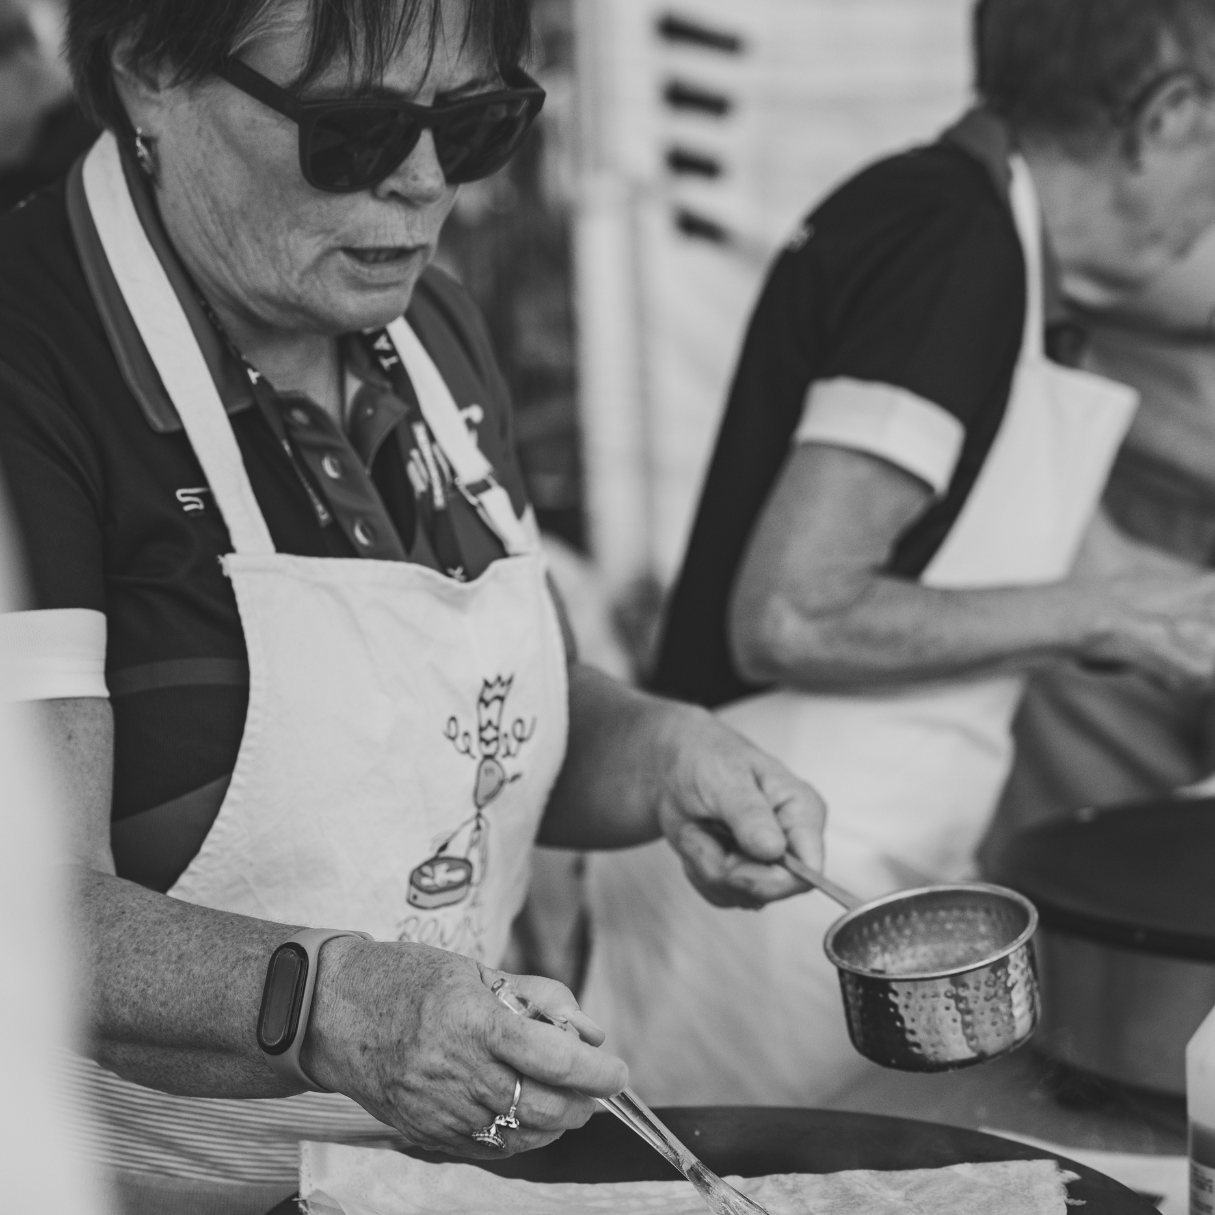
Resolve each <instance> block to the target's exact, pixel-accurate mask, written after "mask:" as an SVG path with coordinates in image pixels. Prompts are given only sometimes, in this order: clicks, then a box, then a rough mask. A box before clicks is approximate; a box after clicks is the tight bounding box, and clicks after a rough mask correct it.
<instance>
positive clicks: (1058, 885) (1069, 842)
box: [992, 798, 1215, 962]
mask: <svg viewBox="0 0 1215 1215" xmlns="http://www.w3.org/2000/svg"><path fill="white" fill-rule="evenodd" d="M992 876H993V878H994V880H995V881H997V882H1000V883H1001V884H1003V885H1006V886H1010V887H1012V889H1014V890H1018V891H1020V892H1021V893H1022V894H1024V895H1025V896H1026V897H1027V898H1029V899H1030V900H1032V901H1033V903H1034V904H1035V905H1036V906H1037V908H1038V912H1039V914H1040V915H1041V918H1042V925H1043V927H1045V928H1048V929H1053V930H1054V931H1056V932H1061V933H1067V934H1069V935H1072V936H1078V937H1083V938H1085V939H1086V940H1091V941H1100V942H1102V943H1104V944H1108V945H1114V946H1118V947H1120V948H1122V949H1131V950H1138V951H1142V952H1145V953H1154V954H1160V955H1163V956H1166V957H1174V958H1186V959H1190V960H1192V961H1204V962H1215V798H1201V799H1194V800H1189V801H1180V800H1176V799H1167V800H1159V801H1152V802H1141V803H1136V804H1134V805H1130V806H1120V807H1118V808H1116V809H1111V810H1104V811H1095V812H1087V813H1084V814H1081V815H1079V816H1077V817H1076V818H1073V819H1069V820H1067V821H1064V822H1058V823H1047V824H1044V825H1041V826H1038V827H1032V828H1030V829H1028V830H1027V831H1024V832H1021V833H1020V834H1018V835H1016V836H1014V837H1013V838H1012V839H1011V840H1010V841H1009V842H1008V843H1007V845H1006V846H1005V847H1004V848H1003V850H1002V851H1001V854H1000V856H999V857H998V858H997V860H996V862H995V864H994V866H993V872H992Z"/></svg>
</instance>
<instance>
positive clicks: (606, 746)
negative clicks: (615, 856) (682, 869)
mask: <svg viewBox="0 0 1215 1215" xmlns="http://www.w3.org/2000/svg"><path fill="white" fill-rule="evenodd" d="M569 703H570V737H569V749H568V752H567V755H566V761H565V766H564V767H563V768H562V770H561V775H560V777H559V778H558V780H557V784H556V787H555V788H554V790H553V794H552V797H551V798H550V799H549V806H548V810H547V812H546V814H545V818H544V823H543V826H542V828H541V832H540V838H539V843H541V844H546V845H549V846H550V847H556V848H586V849H598V848H629V847H632V846H634V845H637V844H644V843H647V842H648V841H650V840H653V839H657V838H658V836H659V834H660V831H659V826H658V817H657V789H658V783H659V781H658V778H659V776H660V775H661V774H662V771H663V767H664V764H665V762H666V757H667V755H668V754H669V751H670V747H669V740H670V730H671V727H672V726H673V725H674V724H675V723H676V719H678V718H680V717H681V716H686V715H689V714H694V713H696V712H697V710H694V709H690V708H688V707H687V706H685V705H676V704H672V703H670V702H667V701H663V700H659V699H658V698H656V697H653V696H648V695H646V694H645V693H643V692H638V691H636V690H634V689H632V688H628V687H625V686H624V685H623V684H621V683H618V682H617V681H616V680H614V679H611V678H609V677H608V676H607V675H604V674H602V673H601V672H599V671H596V670H595V669H594V668H592V667H588V666H584V665H582V664H581V663H574V664H573V665H572V666H571V667H570V699H569Z"/></svg>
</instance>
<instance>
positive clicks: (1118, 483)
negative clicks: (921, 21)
mask: <svg viewBox="0 0 1215 1215" xmlns="http://www.w3.org/2000/svg"><path fill="white" fill-rule="evenodd" d="M1083 320H1084V325H1085V328H1086V330H1087V332H1088V344H1087V347H1086V350H1085V365H1086V366H1088V367H1091V368H1092V369H1093V370H1095V371H1099V372H1101V373H1102V374H1105V375H1110V376H1114V377H1116V378H1117V379H1119V380H1122V381H1124V382H1125V383H1127V384H1130V385H1131V386H1132V387H1134V388H1135V389H1137V390H1138V392H1139V394H1140V398H1141V404H1140V407H1139V412H1138V414H1137V415H1136V417H1135V421H1134V423H1133V424H1132V426H1131V429H1130V433H1129V434H1128V435H1127V439H1126V443H1125V444H1124V445H1123V448H1122V451H1121V452H1120V453H1119V455H1118V459H1117V461H1116V462H1115V464H1114V468H1113V471H1112V473H1111V474H1110V480H1109V484H1108V485H1107V486H1106V490H1105V497H1104V506H1105V511H1106V513H1107V514H1108V515H1109V517H1110V518H1111V519H1113V520H1114V522H1115V523H1116V524H1117V525H1118V527H1119V528H1121V529H1122V531H1124V532H1125V533H1126V534H1127V535H1129V536H1133V537H1135V538H1136V539H1137V540H1140V541H1142V542H1143V543H1145V544H1150V545H1151V546H1152V547H1153V548H1156V549H1159V550H1161V551H1162V552H1167V553H1172V554H1174V555H1175V556H1177V557H1180V558H1182V559H1183V560H1186V561H1192V562H1194V563H1195V564H1196V565H1201V566H1205V567H1207V568H1210V567H1211V566H1212V565H1213V564H1215V231H1212V232H1210V233H1208V234H1207V235H1206V236H1204V237H1203V238H1202V240H1200V241H1199V242H1198V244H1197V245H1196V246H1195V247H1194V249H1193V251H1192V252H1191V253H1190V254H1189V255H1188V256H1187V257H1186V258H1185V260H1184V261H1182V262H1181V263H1179V264H1178V265H1177V266H1176V267H1173V268H1171V269H1169V270H1167V271H1165V273H1164V274H1162V275H1161V276H1160V277H1159V278H1157V279H1155V280H1154V281H1153V282H1152V283H1151V284H1149V286H1148V287H1147V289H1146V290H1144V291H1143V292H1142V293H1140V294H1137V295H1135V296H1134V297H1133V298H1132V299H1130V300H1126V301H1120V302H1119V303H1118V304H1117V305H1116V306H1115V307H1113V308H1108V309H1102V310H1100V311H1091V312H1087V313H1086V314H1085V315H1084V317H1083ZM1013 736H1014V738H1015V740H1016V759H1015V761H1014V763H1013V769H1012V774H1011V776H1010V777H1009V780H1008V785H1007V786H1006V787H1005V790H1004V795H1003V797H1002V798H1001V799H1000V808H999V810H998V811H997V812H996V817H995V821H994V822H993V824H992V828H991V831H990V832H989V834H988V838H987V839H986V840H985V841H984V845H983V849H982V857H983V862H984V867H985V868H987V869H990V870H992V871H994V872H997V873H998V872H999V866H1000V855H1001V850H1002V848H1003V846H1004V845H1005V844H1006V843H1007V841H1008V840H1009V839H1010V838H1011V837H1012V836H1013V835H1014V834H1015V833H1016V832H1017V831H1019V830H1022V829H1024V828H1026V827H1029V826H1032V825H1033V824H1035V823H1039V822H1044V821H1046V820H1048V819H1054V818H1062V817H1067V816H1069V815H1072V814H1074V813H1075V812H1076V811H1078V810H1082V809H1085V808H1088V807H1091V806H1111V805H1117V804H1118V803H1121V802H1131V801H1136V800H1140V799H1147V798H1153V797H1162V796H1167V795H1168V794H1169V793H1171V792H1173V791H1174V790H1183V791H1185V792H1186V793H1189V794H1191V795H1192V794H1198V793H1206V794H1208V795H1209V794H1212V793H1215V780H1213V779H1211V777H1212V773H1215V696H1213V695H1212V693H1211V691H1210V690H1208V689H1203V688H1194V687H1170V686H1168V685H1166V684H1162V683H1161V682H1160V681H1159V680H1155V679H1151V678H1149V677H1147V676H1145V675H1144V674H1143V673H1142V672H1140V671H1136V670H1121V671H1120V670H1116V669H1111V670H1106V671H1092V670H1085V669H1084V668H1082V667H1078V666H1076V665H1074V664H1073V665H1065V666H1057V667H1053V668H1051V669H1050V670H1045V671H1038V672H1035V673H1034V674H1033V676H1032V677H1031V678H1030V681H1029V685H1028V688H1027V690H1026V694H1025V700H1024V701H1023V702H1022V705H1021V708H1020V711H1019V712H1018V714H1017V718H1016V722H1015V724H1014V727H1013ZM1196 782H1199V783H1196Z"/></svg>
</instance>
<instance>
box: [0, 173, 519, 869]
mask: <svg viewBox="0 0 1215 1215" xmlns="http://www.w3.org/2000/svg"><path fill="white" fill-rule="evenodd" d="M144 201H146V200H144ZM162 235H163V234H162ZM154 243H155V242H154ZM162 260H163V257H162ZM0 266H3V267H4V271H3V274H0V468H2V472H3V476H2V477H0V480H3V481H4V482H5V483H6V488H7V490H8V494H9V497H10V500H11V504H12V507H13V512H14V514H15V516H16V519H17V521H18V524H19V529H20V533H21V537H22V540H23V548H24V557H25V560H26V565H27V568H28V573H29V584H30V586H31V588H32V596H33V602H32V603H31V604H29V605H28V606H29V608H30V609H31V613H30V615H31V617H35V618H40V619H44V620H51V619H52V618H54V619H57V618H59V617H63V618H65V619H66V620H67V621H68V623H69V625H70V626H71V627H70V628H69V630H68V631H69V632H70V631H71V629H72V628H74V627H75V626H74V625H71V622H72V621H73V620H75V619H76V618H77V617H90V616H92V615H94V614H102V615H103V616H104V620H105V624H106V626H107V627H108V631H107V636H106V642H105V652H104V659H105V682H106V685H108V689H109V693H110V695H111V699H112V704H113V709H114V719H115V728H116V742H115V773H114V798H113V832H112V835H113V842H114V851H115V861H116V864H117V867H118V872H119V874H120V875H121V876H129V877H131V878H133V879H135V880H138V881H142V882H144V883H145V884H146V885H149V886H153V887H156V888H159V889H168V887H169V886H170V885H171V884H172V882H173V881H175V880H176V878H177V876H179V875H180V873H181V872H182V870H183V869H184V868H185V866H186V864H187V863H188V862H189V860H190V859H191V858H192V856H193V855H194V853H195V852H196V851H197V848H198V846H199V845H200V844H201V842H202V839H203V837H204V836H205V835H206V832H207V830H208V829H209V827H210V825H211V822H212V821H213V820H214V816H215V813H216V811H217V810H218V807H219V804H220V801H222V797H223V792H224V790H225V788H226V784H227V780H228V778H229V776H230V774H231V772H232V770H233V768H234V766H235V761H236V754H237V749H238V747H239V745H240V740H241V736H242V733H243V730H244V720H245V711H246V703H247V697H248V670H247V665H246V662H247V660H246V653H245V645H244V638H243V633H242V630H241V625H240V618H239V615H238V612H237V607H236V601H235V597H234V595H233V591H232V586H231V583H230V582H229V581H228V580H227V579H226V578H225V577H224V575H223V573H222V571H221V569H220V564H219V558H220V557H221V556H222V555H223V554H225V553H227V552H230V551H231V545H230V542H229V539H228V534H227V530H226V528H225V526H224V523H223V520H222V518H221V517H220V515H219V512H218V510H217V509H216V507H215V504H214V502H213V501H212V499H211V496H210V493H209V491H208V490H207V488H206V480H205V478H204V477H203V474H202V470H201V468H200V466H199V463H198V460H197V459H196V457H195V455H194V452H193V450H192V449H191V447H190V444H189V441H188V440H187V438H186V436H185V434H184V432H183V431H182V430H181V428H180V422H179V421H178V420H177V419H176V416H175V413H174V411H172V409H171V407H169V406H168V405H167V398H165V399H164V400H163V401H158V400H157V399H156V398H155V391H156V390H157V389H153V390H148V391H147V392H143V391H142V390H141V394H142V395H141V396H138V397H137V395H136V394H135V393H133V391H132V388H131V386H130V382H129V381H128V379H127V378H125V377H124V373H123V370H122V369H120V366H119V363H118V361H117V359H116V358H115V353H114V350H113V348H112V347H111V344H110V341H109V340H108V338H107V332H106V329H105V326H104V324H103V321H102V318H101V314H100V313H99V311H98V308H97V307H96V306H95V304H94V301H93V298H92V296H91V294H90V290H89V286H88V284H87V283H86V279H85V276H84V269H83V266H82V263H81V259H80V257H79V256H78V254H77V249H76V246H75V244H74V241H73V237H72V232H71V230H70V227H69V219H68V208H67V205H66V192H65V188H64V186H63V185H59V186H56V187H52V188H50V189H48V190H46V191H44V192H42V193H41V194H39V195H37V196H35V197H34V199H33V200H31V201H30V202H29V203H28V204H27V205H25V206H24V207H22V208H20V209H19V210H17V211H14V212H12V213H10V214H9V215H6V216H4V217H3V218H0ZM175 285H176V284H175ZM179 295H180V291H179ZM186 302H187V301H186V300H185V299H183V305H185V304H186ZM187 311H188V312H191V310H190V309H187ZM408 315H409V319H410V322H411V324H412V325H413V326H414V328H415V330H416V331H417V333H418V335H419V337H420V338H421V339H422V341H423V344H424V345H426V346H427V348H428V349H429V351H430V353H431V356H432V357H433V358H434V359H435V361H436V363H437V364H438V366H439V368H440V370H441V371H442V372H443V374H444V377H445V378H446V379H447V381H448V385H449V387H450V388H451V390H452V393H453V396H454V397H455V399H456V403H457V405H459V406H460V407H461V410H462V412H463V414H464V417H465V420H466V422H467V423H468V424H469V425H471V426H473V427H474V428H475V432H476V436H477V441H478V443H479V444H480V446H481V449H482V451H484V453H485V455H486V457H487V458H488V459H489V461H490V463H491V464H492V465H493V467H494V469H495V471H496V473H497V475H498V478H499V480H500V481H501V482H502V484H503V485H504V487H505V488H506V489H507V490H508V492H509V493H510V496H511V499H512V502H513V504H514V506H515V508H516V511H518V512H519V513H520V514H522V513H523V511H524V510H525V508H526V496H525V493H524V488H523V481H522V477H521V475H520V473H519V469H518V465H517V462H516V458H515V454H514V444H513V437H512V432H511V412H510V405H509V401H508V398H507V392H506V388H505V385H504V382H503V380H502V377H501V374H500V373H499V371H498V369H497V367H496V365H495V364H494V361H493V356H492V353H491V351H490V348H489V341H488V337H487V335H486V332H485V329H484V325H483V323H482V321H481V319H480V316H479V314H478V312H477V310H476V306H475V305H474V304H473V303H472V302H471V300H470V299H469V298H468V296H467V295H466V294H465V293H464V292H463V291H462V289H461V288H460V287H459V286H457V284H455V283H454V282H453V281H452V280H451V279H449V278H447V277H446V276H444V275H442V274H441V273H439V272H438V271H435V270H433V269H432V270H428V271H427V272H426V274H425V275H424V276H423V280H422V282H421V284H420V285H419V287H418V290H417V292H416V293H415V300H414V304H413V305H412V306H411V309H410V312H409V314H408ZM197 319H198V314H197V311H193V312H191V320H192V323H194V322H195V321H197ZM347 346H348V355H349V357H350V359H351V360H352V363H349V364H348V366H353V367H354V370H355V371H356V372H357V373H358V374H359V376H360V378H363V379H364V382H363V385H362V387H361V388H360V389H359V394H358V395H357V396H356V397H355V398H354V401H353V404H352V407H351V421H350V423H349V424H348V431H349V436H348V435H347V434H346V433H343V431H342V429H341V428H340V427H338V426H337V425H336V423H334V422H332V421H331V420H330V419H329V418H328V415H326V414H325V413H324V411H323V410H321V409H320V408H319V407H318V406H316V405H315V404H313V403H312V402H309V401H307V400H305V399H303V398H283V400H282V402H281V404H282V409H281V413H282V415H283V417H284V419H285V420H286V427H287V431H288V433H289V434H290V435H291V440H292V446H293V448H294V451H295V456H296V458H289V457H288V456H287V454H286V453H285V451H284V449H283V447H282V446H281V436H280V437H276V434H275V433H274V428H273V426H272V424H271V421H270V420H268V418H267V416H266V415H265V414H264V413H263V412H262V411H261V410H260V409H259V408H258V407H257V406H256V404H255V403H254V400H253V397H252V394H251V393H250V391H249V385H248V382H247V379H246V378H245V375H244V371H243V369H242V368H241V367H240V365H239V364H238V363H236V361H235V359H234V358H233V357H232V356H231V355H228V354H226V353H224V352H222V351H221V352H220V353H219V354H218V355H217V353H216V352H217V350H220V346H219V343H218V341H217V340H212V341H211V342H210V343H209V344H206V345H204V354H206V355H207V356H208V358H209V361H210V360H212V359H215V358H221V359H225V360H226V361H225V362H224V363H223V365H222V366H221V367H218V370H217V367H216V365H215V364H213V365H212V366H213V372H215V371H217V374H216V380H217V385H218V387H219V388H220V394H221V398H222V399H223V400H224V403H225V406H226V408H227V409H228V413H229V417H230V420H231V424H232V428H233V431H234V433H235V436H236V439H237V443H238V445H239V448H240V451H241V455H242V457H243V459H244V463H245V466H246V469H247V470H248V474H249V478H250V481H251V483H252V485H253V488H254V492H255V494H256V496H257V499H258V503H259V505H260V507H261V510H262V513H263V515H264V516H265V519H266V522H267V525H268V527H269V529H270V534H271V536H272V538H273V540H274V543H275V546H276V548H277V549H278V551H280V552H284V553H291V554H298V555H302V556H310V557H327V556H329V557H355V556H361V555H365V554H362V553H360V552H359V551H358V550H357V548H356V545H355V544H354V543H352V540H351V528H350V523H351V519H352V517H354V516H355V515H357V512H359V511H360V510H364V511H365V515H366V517H367V518H385V519H388V520H390V521H391V522H390V523H389V524H388V526H390V527H391V528H393V529H394V530H395V533H396V535H394V536H393V537H392V542H393V544H394V545H395V546H396V547H397V549H398V550H399V549H401V548H403V549H404V550H405V552H406V553H407V554H408V556H409V559H411V560H419V561H423V562H425V563H427V564H431V565H436V564H437V565H438V566H439V567H442V562H436V561H435V559H434V549H433V546H431V545H428V543H427V534H426V528H425V527H424V526H419V520H421V521H422V522H423V523H425V521H426V519H427V518H428V517H429V516H430V514H431V513H432V507H433V502H432V493H431V490H432V486H431V484H430V483H429V480H428V477H427V470H426V468H425V466H424V463H423V461H421V460H420V459H419V458H418V456H417V452H416V444H415V443H414V441H413V438H412V436H411V434H410V433H409V432H410V430H411V429H412V427H413V426H414V425H417V424H418V422H419V420H420V419H419V415H418V414H417V411H416V398H412V399H405V400H402V399H401V398H402V397H404V398H411V397H412V389H411V387H410V386H409V385H408V381H407V380H406V382H405V384H404V387H403V390H402V391H401V392H399V393H397V392H394V391H392V386H391V385H390V384H388V383H387V382H386V381H385V379H384V377H383V376H382V375H378V374H377V368H376V367H375V365H374V360H373V359H370V358H362V360H361V362H360V361H359V355H360V350H361V347H360V345H359V342H358V340H357V339H350V340H349V342H348V343H347ZM363 353H364V354H365V353H366V352H363ZM128 370H129V369H128ZM157 385H158V381H157ZM158 391H159V392H160V393H161V395H162V396H163V388H162V387H159V388H158ZM293 418H295V419H296V420H293ZM363 418H366V419H367V422H368V424H367V426H365V427H363V432H365V433H360V430H359V423H360V421H361V420H362V419H363ZM398 440H399V441H398ZM326 457H331V458H337V459H339V460H340V461H341V462H342V463H343V464H344V466H345V467H346V469H347V470H351V469H355V468H357V476H353V475H347V476H344V477H343V478H342V479H341V481H340V482H339V481H333V480H331V479H330V478H329V477H327V476H326V475H324V473H323V472H322V471H321V469H322V468H323V461H324V460H325V459H326ZM368 464H369V465H370V468H369V469H368V468H367V467H366V466H367V465H368ZM432 467H433V465H432ZM368 472H369V473H370V476H368ZM441 475H449V472H448V470H447V469H446V468H445V467H444V468H442V469H441ZM448 488H450V486H449V487H448ZM360 494H361V496H362V497H361V500H360ZM343 495H345V496H343ZM449 496H450V498H451V500H452V502H453V504H454V505H453V506H452V510H453V514H454V512H455V511H456V510H457V509H458V510H461V511H463V514H462V515H461V516H460V518H459V519H458V520H457V525H458V530H462V532H463V533H464V537H465V539H466V540H469V541H470V543H468V544H466V545H465V547H466V548H467V549H470V550H475V549H477V546H478V545H479V546H480V548H479V550H478V551H479V553H480V556H479V558H478V560H477V561H476V563H475V565H474V568H472V569H470V570H468V571H466V572H467V574H468V576H470V577H475V576H476V575H477V574H478V573H479V572H480V571H481V569H483V568H484V565H485V564H486V563H487V562H488V561H490V560H493V559H496V557H499V556H501V555H503V554H502V549H501V546H500V545H499V544H498V542H497V540H496V538H494V537H492V534H491V533H489V532H488V529H485V528H484V526H483V525H482V524H481V522H480V520H479V519H478V518H477V517H476V515H475V514H474V513H473V512H472V508H471V507H469V506H468V504H467V503H465V502H463V500H462V499H459V495H458V494H457V493H452V494H450V495H449ZM457 499H459V500H458V503H456V500H457ZM377 512H378V513H377ZM379 540H380V543H381V546H382V544H383V542H384V540H385V538H384V537H380V538H379ZM34 624H35V625H37V624H38V620H35V621H34ZM54 632H55V630H54V629H51V633H52V634H53V633H54ZM32 635H33V636H35V637H37V638H41V637H43V635H44V633H43V630H40V629H39V628H37V627H35V628H34V630H33V633H32ZM69 640H70V639H69ZM49 644H51V645H52V646H53V645H54V644H56V643H55V642H54V641H53V640H52V642H51V643H49ZM36 657H37V656H36ZM42 657H43V658H44V659H45V662H46V664H49V666H50V667H52V668H53V667H54V664H55V663H56V661H58V660H59V659H60V658H62V657H63V656H62V655H57V654H55V653H48V654H46V655H43V656H42ZM104 691H105V688H104V687H103V688H102V694H104ZM72 694H74V693H73V692H72V691H71V690H70V688H68V689H67V690H61V691H58V692H50V693H43V695H51V696H54V695H72Z"/></svg>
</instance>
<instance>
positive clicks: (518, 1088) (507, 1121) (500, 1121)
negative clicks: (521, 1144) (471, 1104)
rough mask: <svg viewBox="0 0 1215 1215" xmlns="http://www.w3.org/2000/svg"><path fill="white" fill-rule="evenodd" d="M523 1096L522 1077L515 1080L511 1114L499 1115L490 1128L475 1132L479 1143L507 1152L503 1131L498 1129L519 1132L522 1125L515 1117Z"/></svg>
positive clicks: (474, 1134) (475, 1137) (474, 1135)
mask: <svg viewBox="0 0 1215 1215" xmlns="http://www.w3.org/2000/svg"><path fill="white" fill-rule="evenodd" d="M522 1096H523V1078H522V1077H521V1076H520V1077H516V1078H515V1095H514V1097H513V1098H512V1099H511V1103H510V1113H509V1114H499V1115H498V1116H497V1117H496V1118H495V1119H494V1120H493V1122H491V1123H490V1124H489V1126H487V1127H483V1128H482V1129H481V1130H479V1131H473V1133H472V1137H473V1138H474V1139H475V1140H476V1141H477V1142H478V1143H485V1144H488V1145H489V1146H490V1147H494V1148H497V1149H498V1151H500V1152H505V1151H506V1140H505V1139H503V1138H502V1133H501V1131H499V1129H498V1128H499V1127H501V1128H502V1130H507V1131H517V1130H519V1128H520V1123H519V1119H518V1118H516V1117H515V1114H516V1113H517V1112H518V1109H519V1099H520V1097H522Z"/></svg>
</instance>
